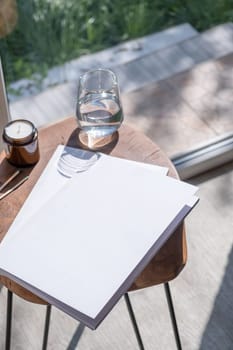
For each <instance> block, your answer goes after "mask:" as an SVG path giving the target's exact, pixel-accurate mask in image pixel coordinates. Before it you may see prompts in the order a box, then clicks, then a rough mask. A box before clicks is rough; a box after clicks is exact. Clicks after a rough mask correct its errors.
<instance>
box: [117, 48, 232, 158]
mask: <svg viewBox="0 0 233 350" xmlns="http://www.w3.org/2000/svg"><path fill="white" fill-rule="evenodd" d="M232 96H233V54H230V55H227V56H225V57H223V58H221V59H218V60H216V61H215V60H211V61H206V62H204V63H202V64H199V65H197V66H196V67H194V68H192V69H191V70H187V71H186V72H183V73H180V74H177V75H174V76H173V77H171V78H169V79H167V80H163V81H161V82H158V83H155V84H154V83H152V84H150V85H147V86H146V87H144V88H140V89H138V90H136V91H133V92H130V93H128V94H125V95H123V107H124V113H125V116H126V122H128V123H130V124H131V125H133V126H134V127H137V128H139V129H140V130H142V131H143V132H144V133H145V134H146V135H148V136H149V137H150V138H151V139H152V140H154V141H155V142H156V143H158V144H159V145H160V146H161V147H162V148H163V149H164V150H165V151H166V152H167V153H168V155H170V156H173V155H175V154H177V153H182V152H185V151H187V150H189V149H192V148H194V147H195V146H197V145H198V144H201V143H204V142H206V141H208V140H211V139H213V138H215V137H216V136H220V135H222V134H224V133H228V132H233V117H232V116H233V103H232V102H233V99H232Z"/></svg>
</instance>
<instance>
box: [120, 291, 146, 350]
mask: <svg viewBox="0 0 233 350" xmlns="http://www.w3.org/2000/svg"><path fill="white" fill-rule="evenodd" d="M124 297H125V302H126V305H127V309H128V312H129V316H130V319H131V322H132V325H133V328H134V332H135V335H136V338H137V342H138V346H139V349H140V350H144V345H143V342H142V338H141V334H140V332H139V328H138V325H137V321H136V318H135V315H134V312H133V307H132V305H131V302H130V299H129V295H128V293H126V294H125V295H124Z"/></svg>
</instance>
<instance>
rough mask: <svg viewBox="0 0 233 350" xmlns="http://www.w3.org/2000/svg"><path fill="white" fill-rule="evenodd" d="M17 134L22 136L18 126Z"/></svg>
mask: <svg viewBox="0 0 233 350" xmlns="http://www.w3.org/2000/svg"><path fill="white" fill-rule="evenodd" d="M17 134H20V125H18V130H17Z"/></svg>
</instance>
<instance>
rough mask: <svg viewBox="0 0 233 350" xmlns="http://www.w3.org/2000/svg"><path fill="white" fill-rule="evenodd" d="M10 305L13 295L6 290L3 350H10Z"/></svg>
mask: <svg viewBox="0 0 233 350" xmlns="http://www.w3.org/2000/svg"><path fill="white" fill-rule="evenodd" d="M12 304H13V293H12V292H11V291H10V290H9V289H8V290H7V313H6V340H5V350H10V347H11V323H12Z"/></svg>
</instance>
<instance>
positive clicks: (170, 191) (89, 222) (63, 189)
mask: <svg viewBox="0 0 233 350" xmlns="http://www.w3.org/2000/svg"><path fill="white" fill-rule="evenodd" d="M66 150H69V149H67V148H66ZM62 152H64V149H63V146H59V147H58V148H57V150H56V152H55V153H54V155H53V157H52V158H51V160H50V162H49V164H48V166H47V167H46V169H45V170H44V172H43V174H42V176H41V177H40V179H39V181H38V182H37V184H36V185H35V187H34V189H33V191H32V192H31V194H30V196H29V197H28V199H27V200H26V202H25V204H24V206H23V208H22V209H21V211H20V212H19V214H18V216H17V218H16V219H15V221H14V223H13V225H12V226H11V228H10V230H9V232H8V233H7V235H6V236H5V238H4V240H3V241H2V243H1V245H0V272H1V274H5V275H7V276H9V277H11V278H12V279H14V280H15V281H17V282H18V283H20V284H22V285H23V286H25V287H26V288H28V289H29V290H31V291H32V292H34V293H36V294H37V295H39V296H41V297H42V298H44V299H45V300H47V301H48V302H50V303H51V304H53V305H55V306H57V307H58V308H60V309H62V310H64V311H65V312H67V313H68V314H70V315H72V316H73V317H75V318H77V319H79V320H80V321H82V322H84V323H85V324H86V325H88V326H89V327H91V328H96V327H97V325H98V324H99V323H100V322H101V321H102V319H103V318H104V317H105V316H106V315H107V313H108V312H109V311H110V310H111V308H112V307H113V305H114V304H115V303H116V302H117V301H118V299H119V298H120V297H121V295H122V294H123V293H125V292H126V291H127V289H128V288H129V287H130V285H131V284H132V282H133V281H134V279H135V278H136V277H137V276H138V275H139V274H140V272H141V271H142V270H143V268H144V267H145V266H146V265H147V263H148V262H149V261H150V259H151V258H152V257H153V255H154V254H155V253H156V252H157V251H158V250H159V248H160V247H161V245H162V244H163V243H164V242H165V241H166V240H167V239H168V237H169V236H170V235H171V234H172V233H173V231H174V230H175V228H176V227H177V226H178V225H179V223H180V222H181V221H182V220H183V219H184V217H185V216H186V215H187V214H188V212H189V211H190V210H191V208H192V206H193V205H194V203H195V202H196V201H197V198H196V197H194V194H195V192H196V191H197V188H196V187H195V186H192V185H189V184H187V183H184V182H181V181H178V180H175V179H173V178H170V177H168V176H165V174H166V172H167V169H166V168H161V167H156V166H153V165H148V164H141V163H137V162H132V161H127V160H124V159H119V158H114V157H111V156H106V155H103V154H100V156H99V158H98V160H97V161H96V162H95V164H93V165H92V166H91V167H89V168H88V170H86V171H83V172H79V173H77V174H75V175H74V176H73V177H72V178H67V177H64V176H63V175H62V174H61V173H60V172H59V171H57V164H58V161H59V158H60V157H61V154H62ZM12 252H13V254H12Z"/></svg>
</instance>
